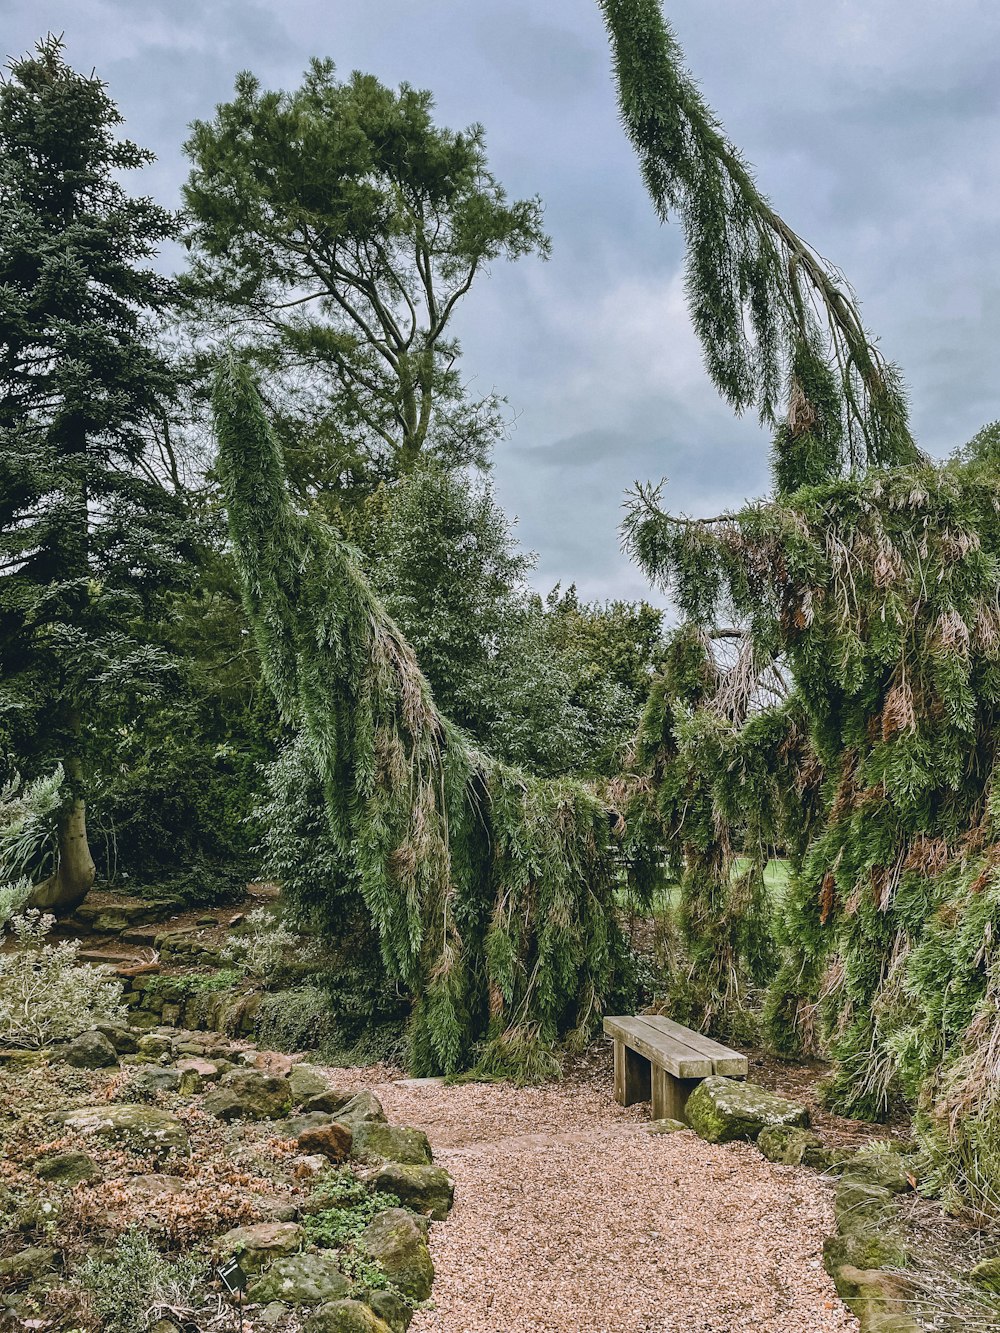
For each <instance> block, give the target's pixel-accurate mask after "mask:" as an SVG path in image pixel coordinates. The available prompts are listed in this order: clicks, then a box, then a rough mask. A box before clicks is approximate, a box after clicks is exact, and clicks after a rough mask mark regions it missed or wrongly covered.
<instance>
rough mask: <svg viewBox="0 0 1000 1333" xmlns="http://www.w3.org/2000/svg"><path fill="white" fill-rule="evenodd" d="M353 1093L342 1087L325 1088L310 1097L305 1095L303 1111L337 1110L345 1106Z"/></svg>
mask: <svg viewBox="0 0 1000 1333" xmlns="http://www.w3.org/2000/svg"><path fill="white" fill-rule="evenodd" d="M353 1096H354V1093H352V1092H347V1091H345V1090H344V1089H343V1088H327V1090H326V1091H325V1092H318V1093H316V1094H315V1095H314V1096H312V1097H307V1098H306V1099H305V1101H304V1102H303V1103H302V1109H303V1110H304V1111H307V1112H308V1111H339V1110H340V1109H341V1108H342V1107H344V1106H346V1105H347V1104H348V1102H349V1101H350V1100H351V1098H352V1097H353Z"/></svg>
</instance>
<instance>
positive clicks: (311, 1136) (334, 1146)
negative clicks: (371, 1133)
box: [298, 1121, 362, 1162]
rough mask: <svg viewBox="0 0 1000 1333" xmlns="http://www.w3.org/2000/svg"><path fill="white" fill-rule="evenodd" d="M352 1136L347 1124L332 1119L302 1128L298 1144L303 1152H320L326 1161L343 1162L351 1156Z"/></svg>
mask: <svg viewBox="0 0 1000 1333" xmlns="http://www.w3.org/2000/svg"><path fill="white" fill-rule="evenodd" d="M358 1128H359V1129H360V1128H362V1126H360V1125H359V1126H358ZM352 1138H353V1135H352V1133H351V1130H350V1127H349V1126H347V1125H341V1124H338V1123H337V1121H334V1122H333V1123H332V1124H329V1125H317V1126H316V1128H315V1129H304V1130H303V1131H302V1133H301V1134H300V1135H299V1137H298V1146H299V1150H300V1151H301V1152H304V1153H321V1154H322V1155H323V1156H324V1157H325V1158H326V1159H327V1161H328V1162H344V1161H346V1160H347V1158H348V1157H350V1156H351V1142H352Z"/></svg>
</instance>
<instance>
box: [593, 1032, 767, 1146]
mask: <svg viewBox="0 0 1000 1333" xmlns="http://www.w3.org/2000/svg"><path fill="white" fill-rule="evenodd" d="M604 1032H605V1035H606V1036H608V1037H611V1038H612V1039H613V1041H614V1043H615V1101H617V1102H620V1103H621V1104H622V1106H634V1105H635V1103H636V1102H650V1101H651V1102H652V1104H653V1107H652V1116H653V1119H654V1120H663V1119H667V1118H669V1119H671V1120H683V1121H684V1122H685V1123H687V1117H686V1115H685V1113H684V1108H685V1105H686V1104H687V1099H688V1097H689V1096H690V1095H691V1092H692V1091H693V1089H694V1088H696V1087H697V1086H698V1084H699V1083H700V1082H701V1080H702V1079H703V1078H708V1077H709V1076H710V1075H712V1074H725V1075H726V1077H727V1078H746V1076H747V1058H746V1056H745V1055H740V1053H739V1051H731V1050H730V1049H729V1048H728V1046H722V1045H720V1044H719V1042H717V1041H712V1040H711V1038H709V1037H703V1036H702V1034H701V1033H700V1032H692V1031H691V1029H690V1028H685V1027H681V1025H680V1023H674V1022H672V1021H671V1020H670V1019H669V1018H657V1017H654V1016H652V1015H650V1016H647V1017H641V1018H630V1017H627V1016H623V1017H619V1018H606V1019H605V1020H604Z"/></svg>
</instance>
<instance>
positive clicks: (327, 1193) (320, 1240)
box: [302, 1171, 399, 1248]
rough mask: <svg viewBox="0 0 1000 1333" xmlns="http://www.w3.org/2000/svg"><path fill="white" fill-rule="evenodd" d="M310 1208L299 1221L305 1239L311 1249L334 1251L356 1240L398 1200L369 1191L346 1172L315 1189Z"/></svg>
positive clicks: (336, 1175)
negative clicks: (320, 1247) (316, 1247)
mask: <svg viewBox="0 0 1000 1333" xmlns="http://www.w3.org/2000/svg"><path fill="white" fill-rule="evenodd" d="M312 1205H313V1207H315V1209H316V1211H315V1212H313V1213H311V1214H309V1215H307V1216H306V1217H305V1218H303V1221H302V1229H303V1230H304V1232H305V1234H306V1237H307V1238H308V1239H309V1240H310V1241H311V1242H312V1243H313V1244H314V1245H321V1246H326V1247H331V1248H335V1247H340V1246H343V1245H349V1244H350V1242H351V1241H353V1240H356V1239H357V1238H358V1236H360V1235H361V1233H362V1231H364V1229H365V1227H366V1226H367V1225H368V1223H369V1222H370V1221H371V1220H372V1218H374V1217H376V1216H377V1215H378V1214H379V1213H384V1212H385V1210H386V1209H387V1208H398V1207H399V1199H397V1197H396V1196H395V1194H383V1193H381V1192H379V1191H378V1190H375V1191H369V1190H368V1189H367V1188H366V1187H365V1186H364V1185H363V1184H362V1183H361V1181H360V1180H358V1179H357V1177H356V1176H354V1175H352V1174H351V1172H350V1171H339V1172H337V1173H336V1174H335V1175H330V1176H327V1177H326V1179H325V1180H323V1181H322V1183H321V1184H319V1185H318V1186H317V1187H316V1189H315V1190H314V1191H313V1195H312Z"/></svg>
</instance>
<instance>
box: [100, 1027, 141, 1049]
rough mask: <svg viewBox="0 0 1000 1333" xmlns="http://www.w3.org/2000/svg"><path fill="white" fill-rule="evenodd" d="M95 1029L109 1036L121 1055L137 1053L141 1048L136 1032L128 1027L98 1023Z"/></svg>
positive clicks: (109, 1039)
mask: <svg viewBox="0 0 1000 1333" xmlns="http://www.w3.org/2000/svg"><path fill="white" fill-rule="evenodd" d="M95 1030H96V1031H97V1032H100V1033H101V1035H102V1036H104V1037H107V1039H108V1041H110V1043H111V1045H112V1046H113V1047H114V1048H115V1050H116V1051H117V1052H118V1054H119V1055H135V1053H136V1051H137V1050H138V1049H139V1042H138V1040H137V1039H136V1035H135V1033H134V1032H131V1031H130V1030H129V1029H128V1028H122V1027H118V1026H117V1025H115V1024H112V1023H98V1024H97V1028H96V1029H95Z"/></svg>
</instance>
